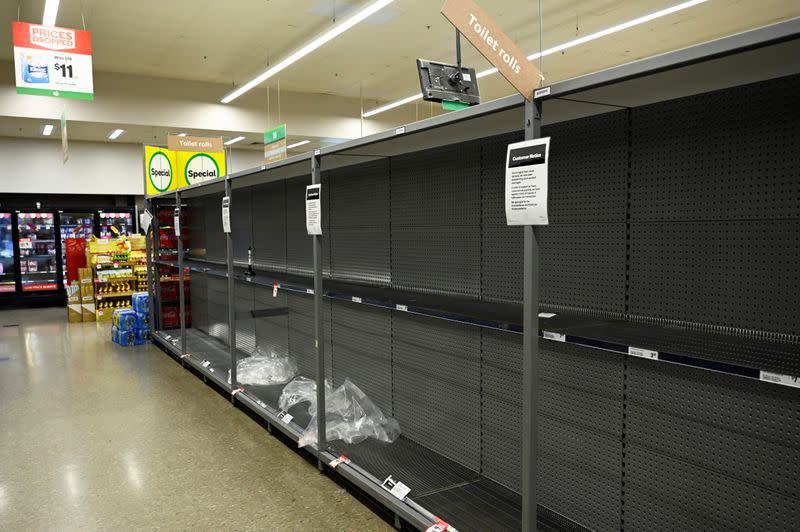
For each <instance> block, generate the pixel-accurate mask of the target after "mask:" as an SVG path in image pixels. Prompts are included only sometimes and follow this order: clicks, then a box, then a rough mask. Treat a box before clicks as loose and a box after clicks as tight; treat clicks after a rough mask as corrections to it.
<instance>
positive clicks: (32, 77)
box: [11, 21, 94, 100]
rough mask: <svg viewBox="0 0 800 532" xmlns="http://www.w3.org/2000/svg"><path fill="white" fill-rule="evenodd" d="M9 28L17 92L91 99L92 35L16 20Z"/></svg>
mask: <svg viewBox="0 0 800 532" xmlns="http://www.w3.org/2000/svg"><path fill="white" fill-rule="evenodd" d="M11 26H12V31H13V34H14V71H15V73H16V83H17V92H18V93H20V94H35V95H38V96H57V97H61V98H77V99H80V100H93V99H94V79H93V77H92V34H91V33H89V32H88V31H81V30H73V29H69V28H56V27H52V26H40V25H38V24H29V23H27V22H17V21H14V22H12V23H11Z"/></svg>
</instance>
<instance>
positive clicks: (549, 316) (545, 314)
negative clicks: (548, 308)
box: [539, 312, 556, 318]
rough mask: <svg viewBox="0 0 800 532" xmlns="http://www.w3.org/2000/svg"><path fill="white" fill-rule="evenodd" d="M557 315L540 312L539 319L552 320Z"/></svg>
mask: <svg viewBox="0 0 800 532" xmlns="http://www.w3.org/2000/svg"><path fill="white" fill-rule="evenodd" d="M555 315H556V314H555V312H540V313H539V317H540V318H552V317H553V316H555Z"/></svg>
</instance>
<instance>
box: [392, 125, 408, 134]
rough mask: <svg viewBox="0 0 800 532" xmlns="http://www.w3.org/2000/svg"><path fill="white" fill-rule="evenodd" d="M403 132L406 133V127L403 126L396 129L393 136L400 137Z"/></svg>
mask: <svg viewBox="0 0 800 532" xmlns="http://www.w3.org/2000/svg"><path fill="white" fill-rule="evenodd" d="M405 132H406V127H405V126H403V127H398V128H397V129H395V130H394V134H395V135H402V134H403V133H405Z"/></svg>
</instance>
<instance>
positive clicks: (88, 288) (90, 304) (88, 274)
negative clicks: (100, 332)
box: [78, 268, 97, 321]
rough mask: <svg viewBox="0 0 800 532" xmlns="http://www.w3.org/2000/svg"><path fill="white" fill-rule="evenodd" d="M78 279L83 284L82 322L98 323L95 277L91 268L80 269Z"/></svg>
mask: <svg viewBox="0 0 800 532" xmlns="http://www.w3.org/2000/svg"><path fill="white" fill-rule="evenodd" d="M78 278H79V280H80V284H81V315H82V321H96V320H97V315H96V313H97V310H96V308H95V303H94V277H93V276H92V269H91V268H78Z"/></svg>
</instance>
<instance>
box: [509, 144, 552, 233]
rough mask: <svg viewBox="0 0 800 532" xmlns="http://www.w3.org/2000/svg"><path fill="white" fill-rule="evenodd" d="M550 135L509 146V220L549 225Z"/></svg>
mask: <svg viewBox="0 0 800 532" xmlns="http://www.w3.org/2000/svg"><path fill="white" fill-rule="evenodd" d="M549 155H550V137H545V138H540V139H534V140H526V141H524V142H517V143H515V144H509V145H508V153H507V158H506V194H505V196H506V222H507V224H508V225H547V224H548V223H549V222H548V218H547V160H548V156H549Z"/></svg>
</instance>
